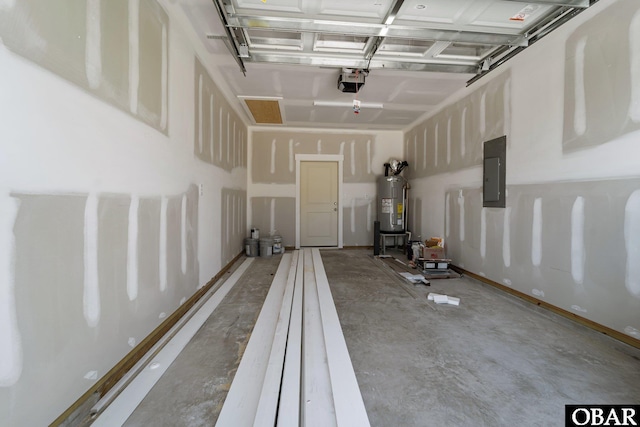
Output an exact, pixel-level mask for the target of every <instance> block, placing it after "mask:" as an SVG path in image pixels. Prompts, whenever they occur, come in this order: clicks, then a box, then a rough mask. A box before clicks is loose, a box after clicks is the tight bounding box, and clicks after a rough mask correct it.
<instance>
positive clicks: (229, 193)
mask: <svg viewBox="0 0 640 427" xmlns="http://www.w3.org/2000/svg"><path fill="white" fill-rule="evenodd" d="M221 191H222V195H221V201H222V202H221V203H220V233H221V236H222V241H221V244H222V265H226V264H228V263H230V262H231V261H233V259H234V258H235V257H236V256H237V255H238V254H239V253H241V252H243V251H244V243H243V239H244V238H245V236H246V232H247V192H246V190H235V189H229V188H223V189H222V190H221Z"/></svg>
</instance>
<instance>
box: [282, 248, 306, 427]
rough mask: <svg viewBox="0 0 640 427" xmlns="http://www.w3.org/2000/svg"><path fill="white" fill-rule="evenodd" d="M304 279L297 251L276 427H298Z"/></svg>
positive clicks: (301, 259)
mask: <svg viewBox="0 0 640 427" xmlns="http://www.w3.org/2000/svg"><path fill="white" fill-rule="evenodd" d="M303 279H304V252H303V251H298V269H297V271H296V277H295V287H294V293H293V304H292V307H291V319H290V322H289V333H288V335H287V349H286V353H285V360H284V371H283V373H282V384H281V389H280V402H279V406H278V421H277V424H276V425H277V426H278V427H299V426H300V425H301V424H300V377H301V358H302V292H303Z"/></svg>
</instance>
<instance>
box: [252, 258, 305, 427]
mask: <svg viewBox="0 0 640 427" xmlns="http://www.w3.org/2000/svg"><path fill="white" fill-rule="evenodd" d="M298 254H299V251H295V252H294V253H293V258H292V260H291V266H290V268H289V274H288V276H287V285H286V287H285V290H284V296H283V298H282V303H281V307H280V314H279V316H278V322H277V324H276V330H275V334H274V337H273V345H272V346H271V354H270V355H269V362H268V364H267V372H266V373H265V377H264V383H263V384H262V392H261V393H260V400H259V401H258V408H257V410H256V416H255V419H254V422H253V425H254V426H255V427H258V426H269V427H273V426H274V425H275V424H276V414H277V410H278V398H279V397H280V385H281V382H282V372H283V369H284V359H285V350H286V347H287V336H288V332H289V324H290V323H289V321H290V318H291V310H292V300H293V292H294V287H295V284H296V273H297V270H298Z"/></svg>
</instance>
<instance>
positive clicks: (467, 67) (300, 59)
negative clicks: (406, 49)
mask: <svg viewBox="0 0 640 427" xmlns="http://www.w3.org/2000/svg"><path fill="white" fill-rule="evenodd" d="M248 61H249V62H257V63H272V64H293V65H309V66H317V67H336V68H359V69H366V68H368V69H369V70H372V69H385V70H404V71H432V72H440V73H467V74H475V73H476V72H477V69H478V67H477V66H476V65H475V64H460V63H458V64H456V63H451V62H441V61H429V62H416V61H411V62H407V61H400V60H394V59H384V60H383V59H371V60H366V59H364V58H354V57H336V56H309V55H305V54H283V53H273V52H269V53H255V52H253V53H251V58H250V59H248Z"/></svg>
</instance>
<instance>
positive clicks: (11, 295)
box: [0, 194, 23, 387]
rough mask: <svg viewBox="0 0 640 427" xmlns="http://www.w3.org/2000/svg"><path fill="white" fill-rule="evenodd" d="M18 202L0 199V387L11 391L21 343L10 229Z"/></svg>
mask: <svg viewBox="0 0 640 427" xmlns="http://www.w3.org/2000/svg"><path fill="white" fill-rule="evenodd" d="M19 206H20V202H19V200H17V199H14V198H12V197H9V195H8V194H2V195H0V387H11V386H12V385H14V384H15V383H17V382H18V380H19V379H20V375H21V374H22V364H23V361H22V339H21V337H20V330H19V329H18V317H17V313H16V298H15V256H16V255H15V254H16V238H15V234H14V232H13V227H14V224H15V221H16V218H17V215H18V208H19Z"/></svg>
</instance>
